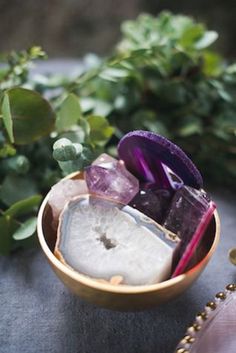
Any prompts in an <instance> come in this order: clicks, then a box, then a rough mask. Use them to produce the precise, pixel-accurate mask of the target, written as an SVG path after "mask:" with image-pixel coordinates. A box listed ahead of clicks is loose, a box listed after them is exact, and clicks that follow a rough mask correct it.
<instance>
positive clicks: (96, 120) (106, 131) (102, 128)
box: [87, 115, 114, 146]
mask: <svg viewBox="0 0 236 353" xmlns="http://www.w3.org/2000/svg"><path fill="white" fill-rule="evenodd" d="M87 121H88V123H89V126H90V139H91V142H92V143H93V144H95V145H100V146H102V145H104V144H105V143H106V142H107V141H108V140H109V138H110V137H111V136H112V134H113V132H114V128H113V127H111V126H110V125H109V123H108V121H107V120H106V118H104V117H102V116H98V115H90V116H89V117H88V118H87Z"/></svg>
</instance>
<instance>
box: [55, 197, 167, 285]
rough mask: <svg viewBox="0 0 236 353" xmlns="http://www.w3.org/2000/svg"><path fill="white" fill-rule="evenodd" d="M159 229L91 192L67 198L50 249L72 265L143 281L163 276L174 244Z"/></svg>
mask: <svg viewBox="0 0 236 353" xmlns="http://www.w3.org/2000/svg"><path fill="white" fill-rule="evenodd" d="M163 236H164V234H163V229H162V228H161V227H159V226H158V224H156V223H154V222H153V221H152V220H151V219H150V218H148V217H146V216H144V215H143V214H142V213H141V212H139V211H137V210H135V209H133V208H132V207H130V206H124V207H123V206H122V205H121V204H118V203H115V202H112V201H106V200H105V199H102V198H98V197H95V196H89V195H88V196H83V197H78V198H76V199H74V200H72V201H70V202H69V203H68V204H67V205H66V207H65V208H64V211H63V212H62V214H61V217H60V224H59V228H58V239H57V244H56V249H55V254H56V255H57V256H58V257H59V258H60V259H61V260H62V261H63V262H64V263H66V264H67V265H69V266H70V267H71V268H73V269H74V270H75V271H77V272H79V273H82V274H85V275H87V276H89V277H92V278H98V279H101V278H102V279H105V280H107V281H109V280H110V279H111V278H112V277H114V276H122V277H123V281H122V284H129V285H147V284H153V283H158V282H161V281H163V280H165V279H167V278H168V276H169V275H170V271H171V264H172V255H173V249H172V247H171V246H169V245H168V244H167V243H165V242H164V241H163V240H162V239H161V238H163Z"/></svg>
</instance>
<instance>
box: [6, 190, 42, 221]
mask: <svg viewBox="0 0 236 353" xmlns="http://www.w3.org/2000/svg"><path fill="white" fill-rule="evenodd" d="M41 200H42V196H41V195H34V196H31V197H28V198H27V199H24V200H20V201H18V202H16V203H14V204H13V205H12V206H11V207H9V208H8V209H7V210H6V211H5V212H4V216H9V217H18V216H21V215H25V214H27V213H29V212H33V211H35V208H37V207H38V206H39V204H40V202H41Z"/></svg>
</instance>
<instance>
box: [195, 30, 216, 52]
mask: <svg viewBox="0 0 236 353" xmlns="http://www.w3.org/2000/svg"><path fill="white" fill-rule="evenodd" d="M217 38H218V33H217V32H215V31H206V32H205V33H204V35H203V36H202V38H200V39H199V40H198V41H197V42H196V43H195V48H196V49H198V50H199V49H205V48H207V47H209V46H210V45H211V44H213V43H214V42H215V41H216V40H217Z"/></svg>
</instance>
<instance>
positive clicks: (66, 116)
mask: <svg viewBox="0 0 236 353" xmlns="http://www.w3.org/2000/svg"><path fill="white" fill-rule="evenodd" d="M80 118H81V107H80V104H79V100H78V98H77V97H76V95H75V94H73V93H70V94H69V95H68V96H67V97H66V99H65V100H64V101H63V102H62V105H61V107H60V110H59V112H58V115H57V120H56V129H57V131H58V132H63V131H68V130H70V128H71V127H72V126H74V125H76V124H77V123H78V121H79V120H80Z"/></svg>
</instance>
